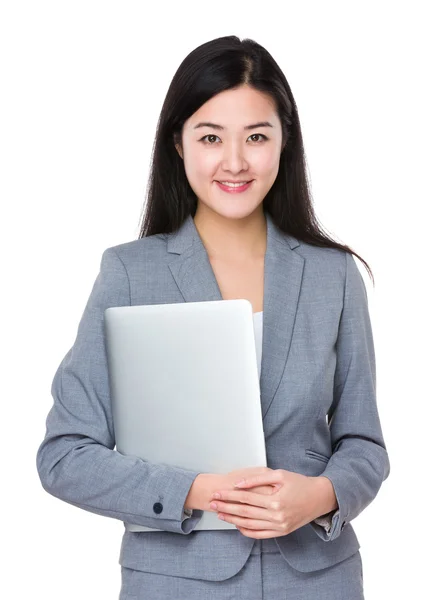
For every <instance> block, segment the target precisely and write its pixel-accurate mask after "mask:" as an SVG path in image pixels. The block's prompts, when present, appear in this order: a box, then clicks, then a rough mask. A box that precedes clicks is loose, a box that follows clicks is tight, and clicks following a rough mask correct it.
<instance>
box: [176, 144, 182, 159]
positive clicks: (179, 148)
mask: <svg viewBox="0 0 443 600" xmlns="http://www.w3.org/2000/svg"><path fill="white" fill-rule="evenodd" d="M175 149H176V150H177V152H178V153H179V154H180V158H182V159H183V151H182V149H181V146H180V144H175Z"/></svg>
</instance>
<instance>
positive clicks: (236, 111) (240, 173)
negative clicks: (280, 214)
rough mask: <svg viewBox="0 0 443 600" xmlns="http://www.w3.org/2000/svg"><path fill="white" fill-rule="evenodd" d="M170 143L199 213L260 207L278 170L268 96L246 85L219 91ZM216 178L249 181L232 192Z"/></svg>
mask: <svg viewBox="0 0 443 600" xmlns="http://www.w3.org/2000/svg"><path fill="white" fill-rule="evenodd" d="M208 123H210V124H208ZM176 147H177V151H178V152H179V154H180V156H181V157H182V158H183V160H184V167H185V172H186V176H187V178H188V181H189V184H190V186H191V188H192V189H193V191H194V192H195V194H196V196H197V199H198V207H197V211H198V212H200V214H201V213H202V212H207V211H210V212H215V213H218V215H220V216H223V217H226V218H231V219H240V218H244V217H248V216H249V215H251V214H252V213H254V212H255V211H257V210H262V206H261V205H262V202H263V199H264V198H265V196H266V194H267V193H268V191H269V190H270V188H271V187H272V184H273V183H274V181H275V179H276V177H277V174H278V168H279V162H280V154H281V151H282V129H281V123H280V119H279V117H278V114H277V112H276V110H275V105H274V101H273V99H272V98H271V97H270V96H268V95H266V94H264V93H262V92H258V91H257V90H255V89H252V88H250V87H248V86H242V87H241V88H237V89H231V90H226V91H224V92H221V93H220V94H217V95H216V96H214V97H213V98H211V99H210V100H208V102H206V103H205V104H203V106H201V107H200V108H199V110H198V111H196V112H195V113H194V114H193V115H192V116H191V117H190V118H189V119H188V120H187V121H186V122H185V123H184V126H183V130H182V147H179V146H176ZM218 182H251V183H250V184H249V186H247V189H246V190H245V191H239V192H235V191H234V192H233V191H232V190H233V188H232V187H229V188H227V189H226V188H224V187H223V186H220V185H219V183H218ZM234 189H235V188H234Z"/></svg>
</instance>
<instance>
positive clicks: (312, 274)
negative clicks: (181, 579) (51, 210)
mask: <svg viewBox="0 0 443 600" xmlns="http://www.w3.org/2000/svg"><path fill="white" fill-rule="evenodd" d="M266 218H267V235H268V237H267V250H266V256H265V284H264V285H265V289H264V313H263V350H262V368H261V377H260V390H261V404H262V414H263V427H264V433H265V440H266V450H267V460H268V466H269V467H270V468H272V469H278V468H281V469H285V470H288V471H294V472H298V473H303V474H305V475H310V476H316V475H325V476H326V477H328V478H329V479H330V480H331V482H332V484H333V486H334V489H335V493H336V496H337V500H338V506H339V509H338V510H337V511H336V513H335V515H334V518H333V521H332V527H331V530H330V532H329V534H328V533H326V531H325V530H324V529H323V528H322V527H321V526H320V525H318V524H316V523H314V522H311V523H309V524H307V525H305V526H303V527H301V528H299V529H297V530H296V531H294V532H292V533H290V534H288V535H286V536H281V537H276V538H275V540H276V542H277V544H278V546H279V548H280V550H281V552H282V554H283V555H284V557H285V558H286V560H287V561H288V562H289V564H291V565H292V566H293V567H294V568H296V569H298V570H300V571H305V572H307V571H315V570H317V569H323V568H325V567H328V566H330V565H333V564H335V563H337V562H339V561H342V560H344V559H345V558H347V557H348V556H350V555H352V554H353V553H355V552H356V551H357V550H358V549H359V547H360V544H359V542H358V539H357V537H356V534H355V532H354V529H353V527H352V525H351V521H352V520H353V519H354V518H355V517H356V516H357V515H358V514H359V513H360V512H361V511H362V510H363V509H364V508H365V507H366V506H368V504H369V503H370V502H371V501H372V500H373V499H374V498H375V496H376V494H377V493H378V490H379V489H380V486H381V484H382V482H383V480H385V479H386V477H387V476H388V474H389V471H390V465H389V459H388V455H387V452H386V446H385V443H384V440H383V436H382V430H381V426H380V420H379V415H378V411H377V405H376V371H375V355H374V345H373V337H372V331H371V323H370V317H369V313H368V302H367V293H366V288H365V284H364V281H363V278H362V276H361V274H360V272H359V270H358V268H357V265H356V261H355V260H354V258H353V256H352V255H351V254H349V253H347V252H344V251H341V250H337V249H330V248H318V247H314V246H312V245H309V244H306V243H304V242H301V241H299V240H297V239H295V238H294V237H291V236H289V235H287V234H284V233H283V232H281V230H280V229H279V228H278V227H277V226H276V225H275V224H274V223H273V221H272V219H271V217H270V216H269V215H268V214H267V215H266ZM221 299H222V297H221V293H220V289H219V287H218V284H217V281H216V278H215V276H214V272H213V270H212V268H211V264H210V262H209V259H208V255H207V253H206V250H205V247H204V246H203V244H202V241H201V239H200V236H199V235H198V232H197V229H196V227H195V225H194V221H193V219H192V217H188V218H187V219H186V221H185V222H184V223H183V225H182V227H181V228H180V229H179V230H178V231H176V232H174V233H171V234H159V235H155V236H150V237H147V238H142V239H139V240H134V241H131V242H128V243H124V244H121V245H118V246H114V247H111V248H107V249H106V250H105V251H104V252H103V255H102V258H101V265H100V272H99V274H98V276H97V278H96V280H95V282H94V285H93V287H92V291H91V294H90V296H89V299H88V301H87V304H86V307H85V309H84V312H83V315H82V317H81V320H80V323H79V326H78V331H77V336H76V339H75V341H74V344H73V346H72V347H71V349H70V350H69V351H68V352H67V354H66V355H65V356H64V358H63V360H62V361H61V363H60V365H59V367H58V369H57V371H56V373H55V376H54V379H53V382H52V387H51V393H52V396H53V399H54V404H53V407H52V408H51V410H50V412H49V415H48V418H47V422H46V425H47V431H46V436H45V438H44V440H43V442H42V443H41V445H40V447H39V449H38V453H37V468H38V472H39V476H40V479H41V482H42V485H43V487H44V489H45V490H47V491H48V492H49V493H50V494H52V495H54V496H56V497H58V498H60V499H62V500H64V501H66V502H69V503H71V504H73V505H75V506H78V507H80V508H83V509H85V510H88V511H91V512H93V513H97V514H99V515H104V516H107V517H113V518H116V519H120V520H122V521H125V522H131V523H135V524H139V525H144V526H146V527H154V528H159V529H162V530H163V531H156V532H137V533H135V532H129V531H127V530H126V531H125V533H124V536H123V541H122V546H121V553H120V564H122V565H124V566H126V567H130V568H132V569H139V570H146V571H152V572H156V573H162V574H166V575H178V576H186V577H190V578H202V579H206V580H213V581H221V580H223V579H226V578H228V577H232V576H233V575H234V574H235V573H237V572H238V571H239V570H240V569H241V568H242V566H243V565H244V564H245V562H246V560H247V558H248V556H249V553H250V551H251V548H252V545H253V543H254V541H255V540H254V539H253V538H248V537H246V536H244V535H242V534H241V533H240V532H239V531H238V530H219V531H193V529H194V527H195V525H196V523H197V522H198V520H199V519H200V518H201V516H202V511H201V510H194V512H193V515H192V517H190V518H188V519H183V508H184V502H185V499H186V496H187V494H188V492H189V489H190V487H191V485H192V482H193V481H194V479H195V477H196V476H197V475H198V472H194V471H190V470H186V469H182V468H175V467H171V466H167V465H161V464H153V463H150V462H149V461H143V460H141V459H138V458H136V457H128V456H123V455H122V454H120V453H118V452H117V451H115V450H114V447H115V440H114V433H113V420H112V413H111V407H110V398H109V387H108V371H107V360H106V351H105V345H104V327H103V313H104V310H105V309H106V308H107V307H109V306H127V305H142V304H160V303H173V302H199V301H204V300H221ZM158 400H159V402H161V398H159V399H158ZM208 501H209V499H208Z"/></svg>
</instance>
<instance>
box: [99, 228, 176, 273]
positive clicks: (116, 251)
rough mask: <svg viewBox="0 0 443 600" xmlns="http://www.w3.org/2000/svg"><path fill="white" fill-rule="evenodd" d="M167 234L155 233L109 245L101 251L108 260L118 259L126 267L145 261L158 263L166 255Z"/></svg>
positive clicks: (144, 262)
mask: <svg viewBox="0 0 443 600" xmlns="http://www.w3.org/2000/svg"><path fill="white" fill-rule="evenodd" d="M166 243H167V236H166V235H165V234H160V233H159V234H156V235H152V236H148V237H144V238H140V239H137V240H131V241H129V242H124V243H122V244H117V245H115V246H109V247H108V248H106V249H105V250H104V252H103V257H104V258H105V259H109V260H119V261H120V262H121V263H123V265H124V266H125V267H126V268H132V267H133V266H134V265H137V264H139V263H143V264H146V262H147V261H151V260H152V261H154V262H156V263H158V262H159V261H161V260H162V259H164V258H165V257H166V256H167V251H166V250H167V248H166Z"/></svg>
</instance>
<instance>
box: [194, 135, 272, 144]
mask: <svg viewBox="0 0 443 600" xmlns="http://www.w3.org/2000/svg"><path fill="white" fill-rule="evenodd" d="M249 137H250V138H252V137H262V138H263V142H265V141H266V140H268V137H267V136H266V135H264V134H263V133H252V134H251V135H250V136H249ZM206 138H218V139H220V138H219V137H218V135H215V134H214V133H208V135H205V136H203V137H202V138H201V139H199V142H204V143H205V144H209V145H210V146H213V145H214V144H213V143H212V142H210V141H209V139H208V141H205V140H206ZM263 142H262V141H260V140H258V141H255V140H254V143H259V144H261V143H263Z"/></svg>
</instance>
